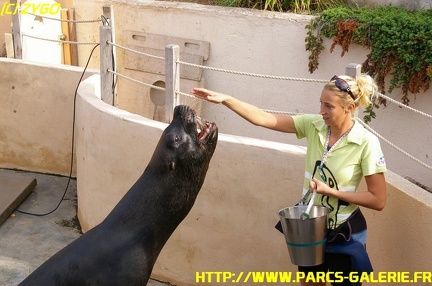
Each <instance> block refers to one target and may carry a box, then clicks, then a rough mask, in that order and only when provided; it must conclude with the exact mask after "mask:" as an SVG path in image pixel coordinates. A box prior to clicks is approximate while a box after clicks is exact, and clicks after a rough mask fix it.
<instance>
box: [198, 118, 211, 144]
mask: <svg viewBox="0 0 432 286" xmlns="http://www.w3.org/2000/svg"><path fill="white" fill-rule="evenodd" d="M196 119H197V120H196V124H197V138H198V141H199V142H200V143H201V144H206V143H207V141H208V140H209V139H210V137H211V134H212V133H214V129H215V124H214V123H213V122H209V121H205V120H203V119H202V118H200V117H198V116H197V117H196Z"/></svg>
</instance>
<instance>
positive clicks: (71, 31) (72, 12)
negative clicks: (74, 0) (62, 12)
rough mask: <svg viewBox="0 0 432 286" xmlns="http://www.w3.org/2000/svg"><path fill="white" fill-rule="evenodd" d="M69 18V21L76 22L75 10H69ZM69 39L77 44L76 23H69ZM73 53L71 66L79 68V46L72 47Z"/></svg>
mask: <svg viewBox="0 0 432 286" xmlns="http://www.w3.org/2000/svg"><path fill="white" fill-rule="evenodd" d="M67 14H68V15H67V18H68V19H69V20H75V10H74V8H69V9H67ZM68 26H69V37H70V41H72V42H76V41H77V36H76V23H75V22H69V23H68ZM70 51H71V65H73V66H78V46H77V45H71V46H70Z"/></svg>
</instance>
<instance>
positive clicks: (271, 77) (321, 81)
mask: <svg viewBox="0 0 432 286" xmlns="http://www.w3.org/2000/svg"><path fill="white" fill-rule="evenodd" d="M177 63H179V64H182V65H186V66H191V67H197V68H202V69H207V70H212V71H218V72H225V73H231V74H237V75H246V76H253V77H261V78H269V79H280V80H293V81H304V82H320V83H325V82H328V80H322V79H308V78H297V77H286V76H275V75H265V74H257V73H249V72H241V71H233V70H227V69H221V68H213V67H207V66H202V65H197V64H192V63H188V62H182V61H177Z"/></svg>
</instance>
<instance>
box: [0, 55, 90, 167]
mask: <svg viewBox="0 0 432 286" xmlns="http://www.w3.org/2000/svg"><path fill="white" fill-rule="evenodd" d="M82 70H83V69H82V68H77V67H68V66H48V65H39V64H32V63H29V62H23V61H21V60H15V59H6V58H0V119H1V120H0V168H13V169H21V170H28V171H36V172H43V173H52V174H61V175H69V171H70V160H71V149H72V145H71V144H72V122H73V106H74V104H73V103H74V93H75V89H76V87H77V84H78V81H79V78H80V76H81V73H82ZM91 74H94V70H93V71H89V72H88V73H87V74H86V75H85V77H84V78H86V77H87V76H89V75H91ZM74 174H75V171H74Z"/></svg>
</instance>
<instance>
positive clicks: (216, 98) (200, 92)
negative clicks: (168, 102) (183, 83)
mask: <svg viewBox="0 0 432 286" xmlns="http://www.w3.org/2000/svg"><path fill="white" fill-rule="evenodd" d="M192 94H193V95H195V96H196V97H198V98H200V99H204V100H207V101H209V102H212V103H222V102H224V101H225V100H227V99H228V98H229V97H230V96H229V95H226V94H223V93H219V92H215V91H212V90H208V89H205V88H198V87H196V88H194V89H193V90H192Z"/></svg>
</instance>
